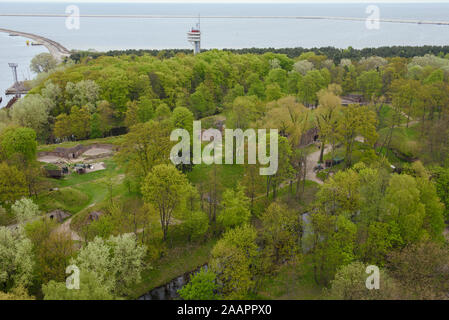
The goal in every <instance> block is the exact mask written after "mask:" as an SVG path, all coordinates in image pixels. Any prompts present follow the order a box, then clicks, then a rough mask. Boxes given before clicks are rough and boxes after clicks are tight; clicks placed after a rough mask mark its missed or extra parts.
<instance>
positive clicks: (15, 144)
mask: <svg viewBox="0 0 449 320" xmlns="http://www.w3.org/2000/svg"><path fill="white" fill-rule="evenodd" d="M448 54H449V49H448V48H447V47H392V48H378V49H366V50H365V49H364V50H355V49H352V48H348V49H345V50H340V49H335V48H320V49H312V50H306V49H302V48H294V49H291V50H287V49H285V50H275V49H267V50H265V49H254V48H253V49H247V50H209V51H206V52H202V53H201V54H198V55H192V54H190V53H187V52H182V51H181V50H180V51H170V50H167V51H158V52H143V51H125V52H109V53H91V52H78V53H74V54H72V56H71V58H69V59H66V61H64V62H63V63H61V64H56V63H55V61H53V60H52V57H51V56H50V55H49V54H41V55H39V56H37V57H36V58H35V59H33V61H32V66H31V67H32V69H33V70H36V71H38V72H39V73H38V76H37V77H36V78H35V79H34V80H32V81H29V82H28V83H27V85H28V86H29V87H30V88H31V90H30V91H29V93H28V94H27V95H26V96H24V97H22V98H21V99H19V100H18V101H17V102H16V103H15V104H14V105H13V106H12V107H11V108H8V109H5V108H3V109H0V300H24V299H30V300H31V299H33V300H34V299H45V300H80V299H87V300H105V299H106V300H109V299H137V298H139V297H142V296H143V295H145V294H146V293H148V292H150V291H151V290H152V289H154V288H157V287H160V286H163V285H164V284H166V283H168V282H170V281H171V280H172V279H175V278H176V277H178V276H180V275H183V274H185V273H188V272H191V271H193V270H197V269H198V270H200V271H199V272H196V273H194V274H193V275H192V276H191V277H190V278H189V281H188V282H187V283H186V284H185V285H183V287H182V288H180V289H179V290H177V292H176V297H175V298H176V299H184V300H211V299H213V300H215V299H223V300H230V299H231V300H232V299H330V300H334V299H337V300H341V299H345V300H352V299H356V300H359V299H361V300H367V299H369V300H371V299H374V300H382V299H398V300H408V299H448V298H449V296H448V294H447V292H448V289H449V268H448V267H449V247H448V237H447V233H448V229H447V222H448V221H449V55H448ZM194 120H199V121H201V126H202V128H204V129H207V128H216V129H218V130H223V129H224V128H232V129H237V128H240V129H242V130H246V129H249V128H253V129H277V130H278V132H279V144H278V155H279V157H278V170H277V171H276V173H275V174H273V175H270V176H262V175H260V174H259V169H260V168H261V167H263V164H261V163H256V164H223V165H218V164H211V165H206V164H192V165H186V164H180V165H177V166H175V165H173V164H172V162H171V161H170V149H171V147H172V146H173V145H174V144H175V143H176V142H174V141H171V139H170V134H171V132H172V130H173V129H176V128H182V129H186V130H187V131H188V132H189V133H190V134H193V133H192V130H193V128H192V125H193V121H194ZM206 145H207V143H203V145H202V147H203V148H204V147H206ZM103 149H105V150H106V151H107V152H106V151H104V150H103ZM61 150H70V151H61ZM89 150H90V153H89ZM94 150H97V151H98V150H100V151H101V150H103V152H104V153H103V154H94V152H93V151H94ZM62 152H67V153H68V154H69V156H68V157H66V156H64V155H61V154H62ZM77 152H79V153H77ZM82 152H84V153H82ZM99 153H100V152H99ZM88 155H89V156H88ZM55 159H57V160H55ZM92 168H93V169H92ZM96 168H97V169H96ZM64 170H65V173H64ZM55 171H56V172H59V173H58V176H55V175H54V173H52V172H55ZM61 172H62V173H61ZM55 217H56V218H55ZM70 266H71V267H72V269H71V271H70V272H72V271H73V267H75V269H77V270H78V273H79V289H78V290H73V289H70V288H68V287H67V286H66V278H67V277H68V276H69V274H70V272H69V273H66V270H67V267H70ZM206 266H207V267H206ZM368 266H375V267H377V268H378V270H379V272H380V289H376V290H368V289H367V287H366V286H365V280H366V278H367V277H368V274H367V273H366V270H367V267H368ZM75 273H76V272H75Z"/></svg>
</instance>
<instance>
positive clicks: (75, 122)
mask: <svg viewBox="0 0 449 320" xmlns="http://www.w3.org/2000/svg"><path fill="white" fill-rule="evenodd" d="M69 117H70V128H71V133H72V134H73V135H74V136H75V137H76V139H78V140H82V139H87V138H88V137H89V135H90V130H91V114H90V112H89V109H88V107H87V106H84V107H81V108H78V107H77V106H73V107H72V109H71V111H70V116H69Z"/></svg>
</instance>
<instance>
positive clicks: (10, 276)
mask: <svg viewBox="0 0 449 320" xmlns="http://www.w3.org/2000/svg"><path fill="white" fill-rule="evenodd" d="M33 266H34V262H33V253H32V244H31V241H30V240H29V239H28V238H26V237H25V234H24V232H23V230H22V229H21V228H19V229H18V230H11V229H9V228H7V227H0V288H1V290H0V291H4V292H8V291H9V290H10V289H11V288H17V287H19V286H22V287H24V288H25V287H27V286H28V285H29V284H31V280H32V276H33Z"/></svg>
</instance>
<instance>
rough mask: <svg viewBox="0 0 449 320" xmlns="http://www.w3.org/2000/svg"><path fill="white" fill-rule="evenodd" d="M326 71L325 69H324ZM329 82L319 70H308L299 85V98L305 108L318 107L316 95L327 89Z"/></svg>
mask: <svg viewBox="0 0 449 320" xmlns="http://www.w3.org/2000/svg"><path fill="white" fill-rule="evenodd" d="M325 70H326V69H325ZM328 84H329V81H327V79H326V78H325V77H324V76H323V72H321V71H320V70H310V71H308V72H307V74H306V75H305V76H304V77H303V78H302V79H301V81H300V83H299V96H300V99H301V101H302V102H303V103H304V104H305V105H306V106H316V105H318V97H317V95H316V94H317V93H318V91H320V90H321V89H323V88H325V87H327V86H328Z"/></svg>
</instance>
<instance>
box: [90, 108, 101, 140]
mask: <svg viewBox="0 0 449 320" xmlns="http://www.w3.org/2000/svg"><path fill="white" fill-rule="evenodd" d="M101 137H103V132H102V130H101V118H100V115H99V114H98V113H94V114H93V115H92V119H91V122H90V138H91V139H96V138H101Z"/></svg>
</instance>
